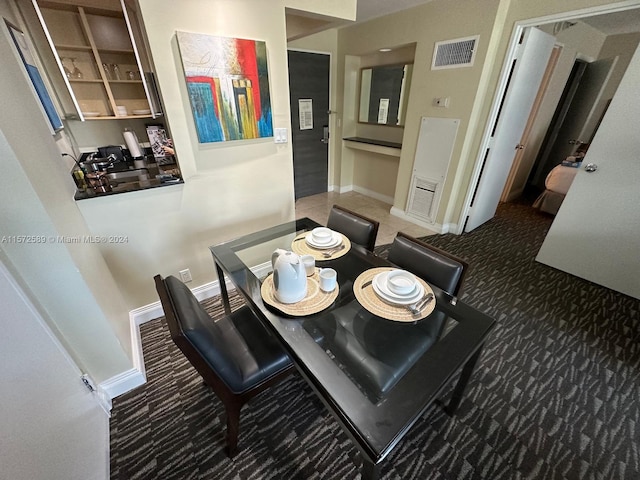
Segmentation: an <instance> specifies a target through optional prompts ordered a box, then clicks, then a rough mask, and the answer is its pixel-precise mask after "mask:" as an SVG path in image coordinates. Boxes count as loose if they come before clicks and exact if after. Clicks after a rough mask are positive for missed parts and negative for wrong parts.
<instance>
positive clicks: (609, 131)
mask: <svg viewBox="0 0 640 480" xmlns="http://www.w3.org/2000/svg"><path fill="white" fill-rule="evenodd" d="M638 85H640V48H638V49H637V50H636V53H635V55H634V56H633V58H632V59H631V63H630V64H629V67H628V68H627V71H626V73H625V75H624V77H623V79H622V81H621V82H620V86H619V87H618V90H617V92H616V94H615V96H614V97H613V100H612V101H611V104H610V106H609V109H608V110H607V113H606V115H605V116H604V118H603V120H602V123H601V124H600V127H599V128H598V131H597V132H596V135H595V137H594V138H593V141H592V143H591V146H590V148H589V151H588V152H587V155H586V157H585V159H584V161H583V163H582V164H583V166H586V164H588V163H595V164H597V165H598V169H597V170H596V171H595V172H593V173H588V172H586V171H585V170H584V169H581V170H580V171H579V172H578V174H577V175H576V178H575V180H574V181H573V184H572V185H571V189H570V190H569V193H568V194H567V196H566V198H565V200H564V202H563V203H562V206H561V207H560V211H559V212H558V214H557V215H556V218H555V221H554V222H553V224H552V225H551V229H550V230H549V233H548V234H547V237H546V238H545V241H544V243H543V244H542V248H541V249H540V252H539V253H538V256H537V257H536V260H538V261H539V262H542V263H544V264H547V265H550V266H552V267H555V268H557V269H559V270H563V271H565V272H568V273H571V274H573V275H576V276H578V277H581V278H584V279H586V280H590V281H592V282H594V283H597V284H600V285H603V286H605V287H608V288H611V289H613V290H616V291H619V292H622V293H624V294H626V295H630V296H632V297H635V298H638V299H640V208H638V199H640V162H639V161H638V152H640V135H639V134H638V125H640V95H638Z"/></svg>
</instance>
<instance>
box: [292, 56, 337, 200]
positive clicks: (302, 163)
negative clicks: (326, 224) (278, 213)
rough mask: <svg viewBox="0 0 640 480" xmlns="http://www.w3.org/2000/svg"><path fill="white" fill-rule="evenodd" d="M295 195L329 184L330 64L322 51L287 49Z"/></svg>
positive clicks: (312, 192) (319, 190)
mask: <svg viewBox="0 0 640 480" xmlns="http://www.w3.org/2000/svg"><path fill="white" fill-rule="evenodd" d="M288 60H289V90H290V92H289V102H290V110H291V141H292V149H293V177H294V190H295V199H296V200H298V199H299V198H303V197H307V196H310V195H315V194H317V193H323V192H326V191H327V190H328V185H329V66H330V56H329V55H328V54H323V53H310V52H302V51H294V50H289V51H288Z"/></svg>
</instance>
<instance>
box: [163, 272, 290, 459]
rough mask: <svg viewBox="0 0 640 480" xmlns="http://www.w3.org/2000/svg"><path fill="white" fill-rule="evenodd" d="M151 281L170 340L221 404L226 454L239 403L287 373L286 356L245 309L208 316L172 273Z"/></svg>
mask: <svg viewBox="0 0 640 480" xmlns="http://www.w3.org/2000/svg"><path fill="white" fill-rule="evenodd" d="M154 280H155V283H156V290H157V292H158V295H159V297H160V303H161V304H162V308H163V309H164V314H165V318H166V321H167V325H168V326H169V331H170V332H171V338H172V340H173V342H174V343H175V344H176V346H177V347H178V348H179V349H180V351H181V352H182V353H183V354H184V356H185V357H186V358H187V360H188V361H189V362H190V363H191V365H193V367H194V368H195V369H196V370H197V371H198V373H199V374H200V375H201V376H202V378H203V380H204V382H205V384H206V385H208V386H209V387H210V388H211V389H212V390H213V392H214V393H215V394H216V396H217V397H218V398H219V399H220V401H221V402H222V403H223V405H224V408H225V411H226V416H227V433H226V451H227V455H228V456H229V457H232V456H233V455H234V454H235V453H236V451H237V447H238V434H239V429H240V410H241V408H242V406H243V405H244V404H245V403H247V402H248V401H249V400H250V399H251V398H253V397H254V396H256V395H257V394H258V393H260V392H262V391H264V390H265V389H267V388H268V387H270V386H272V385H274V384H276V383H277V382H279V381H281V380H283V379H284V378H285V377H286V376H287V375H289V374H290V373H292V372H293V371H294V367H293V364H292V363H291V359H290V358H289V356H288V355H287V354H286V352H285V351H284V350H283V349H282V347H281V346H280V344H279V343H278V342H277V340H276V339H275V338H274V337H273V335H272V334H271V333H270V332H269V331H268V330H267V329H266V328H265V327H264V326H263V325H262V323H260V321H259V319H258V318H257V317H256V316H255V315H254V314H253V313H252V312H251V310H249V308H248V307H246V306H243V307H241V308H240V309H238V310H235V311H233V312H232V313H231V314H230V315H228V316H224V317H222V318H219V319H215V320H214V319H212V318H211V317H210V316H209V314H208V313H207V312H206V310H205V309H204V308H203V307H202V305H201V304H200V303H199V302H198V300H197V298H196V297H195V296H194V295H193V293H191V290H189V288H188V287H187V286H186V285H185V284H184V283H182V282H181V281H180V280H178V279H177V278H176V277H174V276H169V277H167V278H165V279H163V278H162V277H161V276H160V275H156V276H155V277H154Z"/></svg>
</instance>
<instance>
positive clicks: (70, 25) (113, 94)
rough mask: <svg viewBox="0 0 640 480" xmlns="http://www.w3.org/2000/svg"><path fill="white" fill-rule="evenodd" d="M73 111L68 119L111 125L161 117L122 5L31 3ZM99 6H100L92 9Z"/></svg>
mask: <svg viewBox="0 0 640 480" xmlns="http://www.w3.org/2000/svg"><path fill="white" fill-rule="evenodd" d="M32 2H33V5H34V7H35V9H36V12H37V15H38V18H39V20H40V23H41V24H42V27H43V29H44V33H45V36H46V37H47V40H48V42H49V45H50V47H51V50H52V51H53V55H54V57H55V60H56V63H57V65H58V68H59V70H60V73H61V74H62V76H63V79H64V83H65V85H66V87H67V89H68V92H69V94H70V96H71V100H72V104H73V108H65V110H75V111H65V116H66V117H67V118H78V119H80V120H83V121H84V120H113V119H131V118H156V117H157V116H158V115H161V112H160V111H159V110H158V102H156V101H154V98H153V96H154V93H153V90H152V87H151V86H150V85H149V84H148V83H147V76H148V75H149V72H150V71H151V68H150V64H149V61H148V57H147V55H146V53H145V52H144V51H143V50H141V49H139V48H138V43H140V42H139V41H138V42H137V41H136V39H140V38H141V35H140V32H139V30H138V28H137V22H135V21H132V17H133V15H132V12H130V9H128V8H127V5H126V3H125V1H124V0H119V1H111V2H109V1H105V2H101V3H96V2H88V1H87V2H83V0H76V1H75V2H70V1H66V0H59V1H50V0H32ZM96 4H99V5H100V6H99V7H95V6H93V5H96Z"/></svg>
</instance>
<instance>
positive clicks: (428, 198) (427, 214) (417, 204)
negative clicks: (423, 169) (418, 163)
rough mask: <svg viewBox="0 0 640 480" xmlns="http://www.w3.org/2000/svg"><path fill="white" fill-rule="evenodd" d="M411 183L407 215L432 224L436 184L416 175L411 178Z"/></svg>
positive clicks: (436, 190)
mask: <svg viewBox="0 0 640 480" xmlns="http://www.w3.org/2000/svg"><path fill="white" fill-rule="evenodd" d="M412 183H413V186H412V189H411V199H410V202H409V214H410V215H412V216H414V217H417V218H420V219H423V220H426V221H428V222H432V223H433V221H434V219H433V214H434V212H433V211H432V210H433V206H434V203H435V200H436V194H437V193H438V183H436V182H433V181H430V180H427V179H425V178H421V177H418V176H417V175H414V176H413V182H412Z"/></svg>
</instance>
